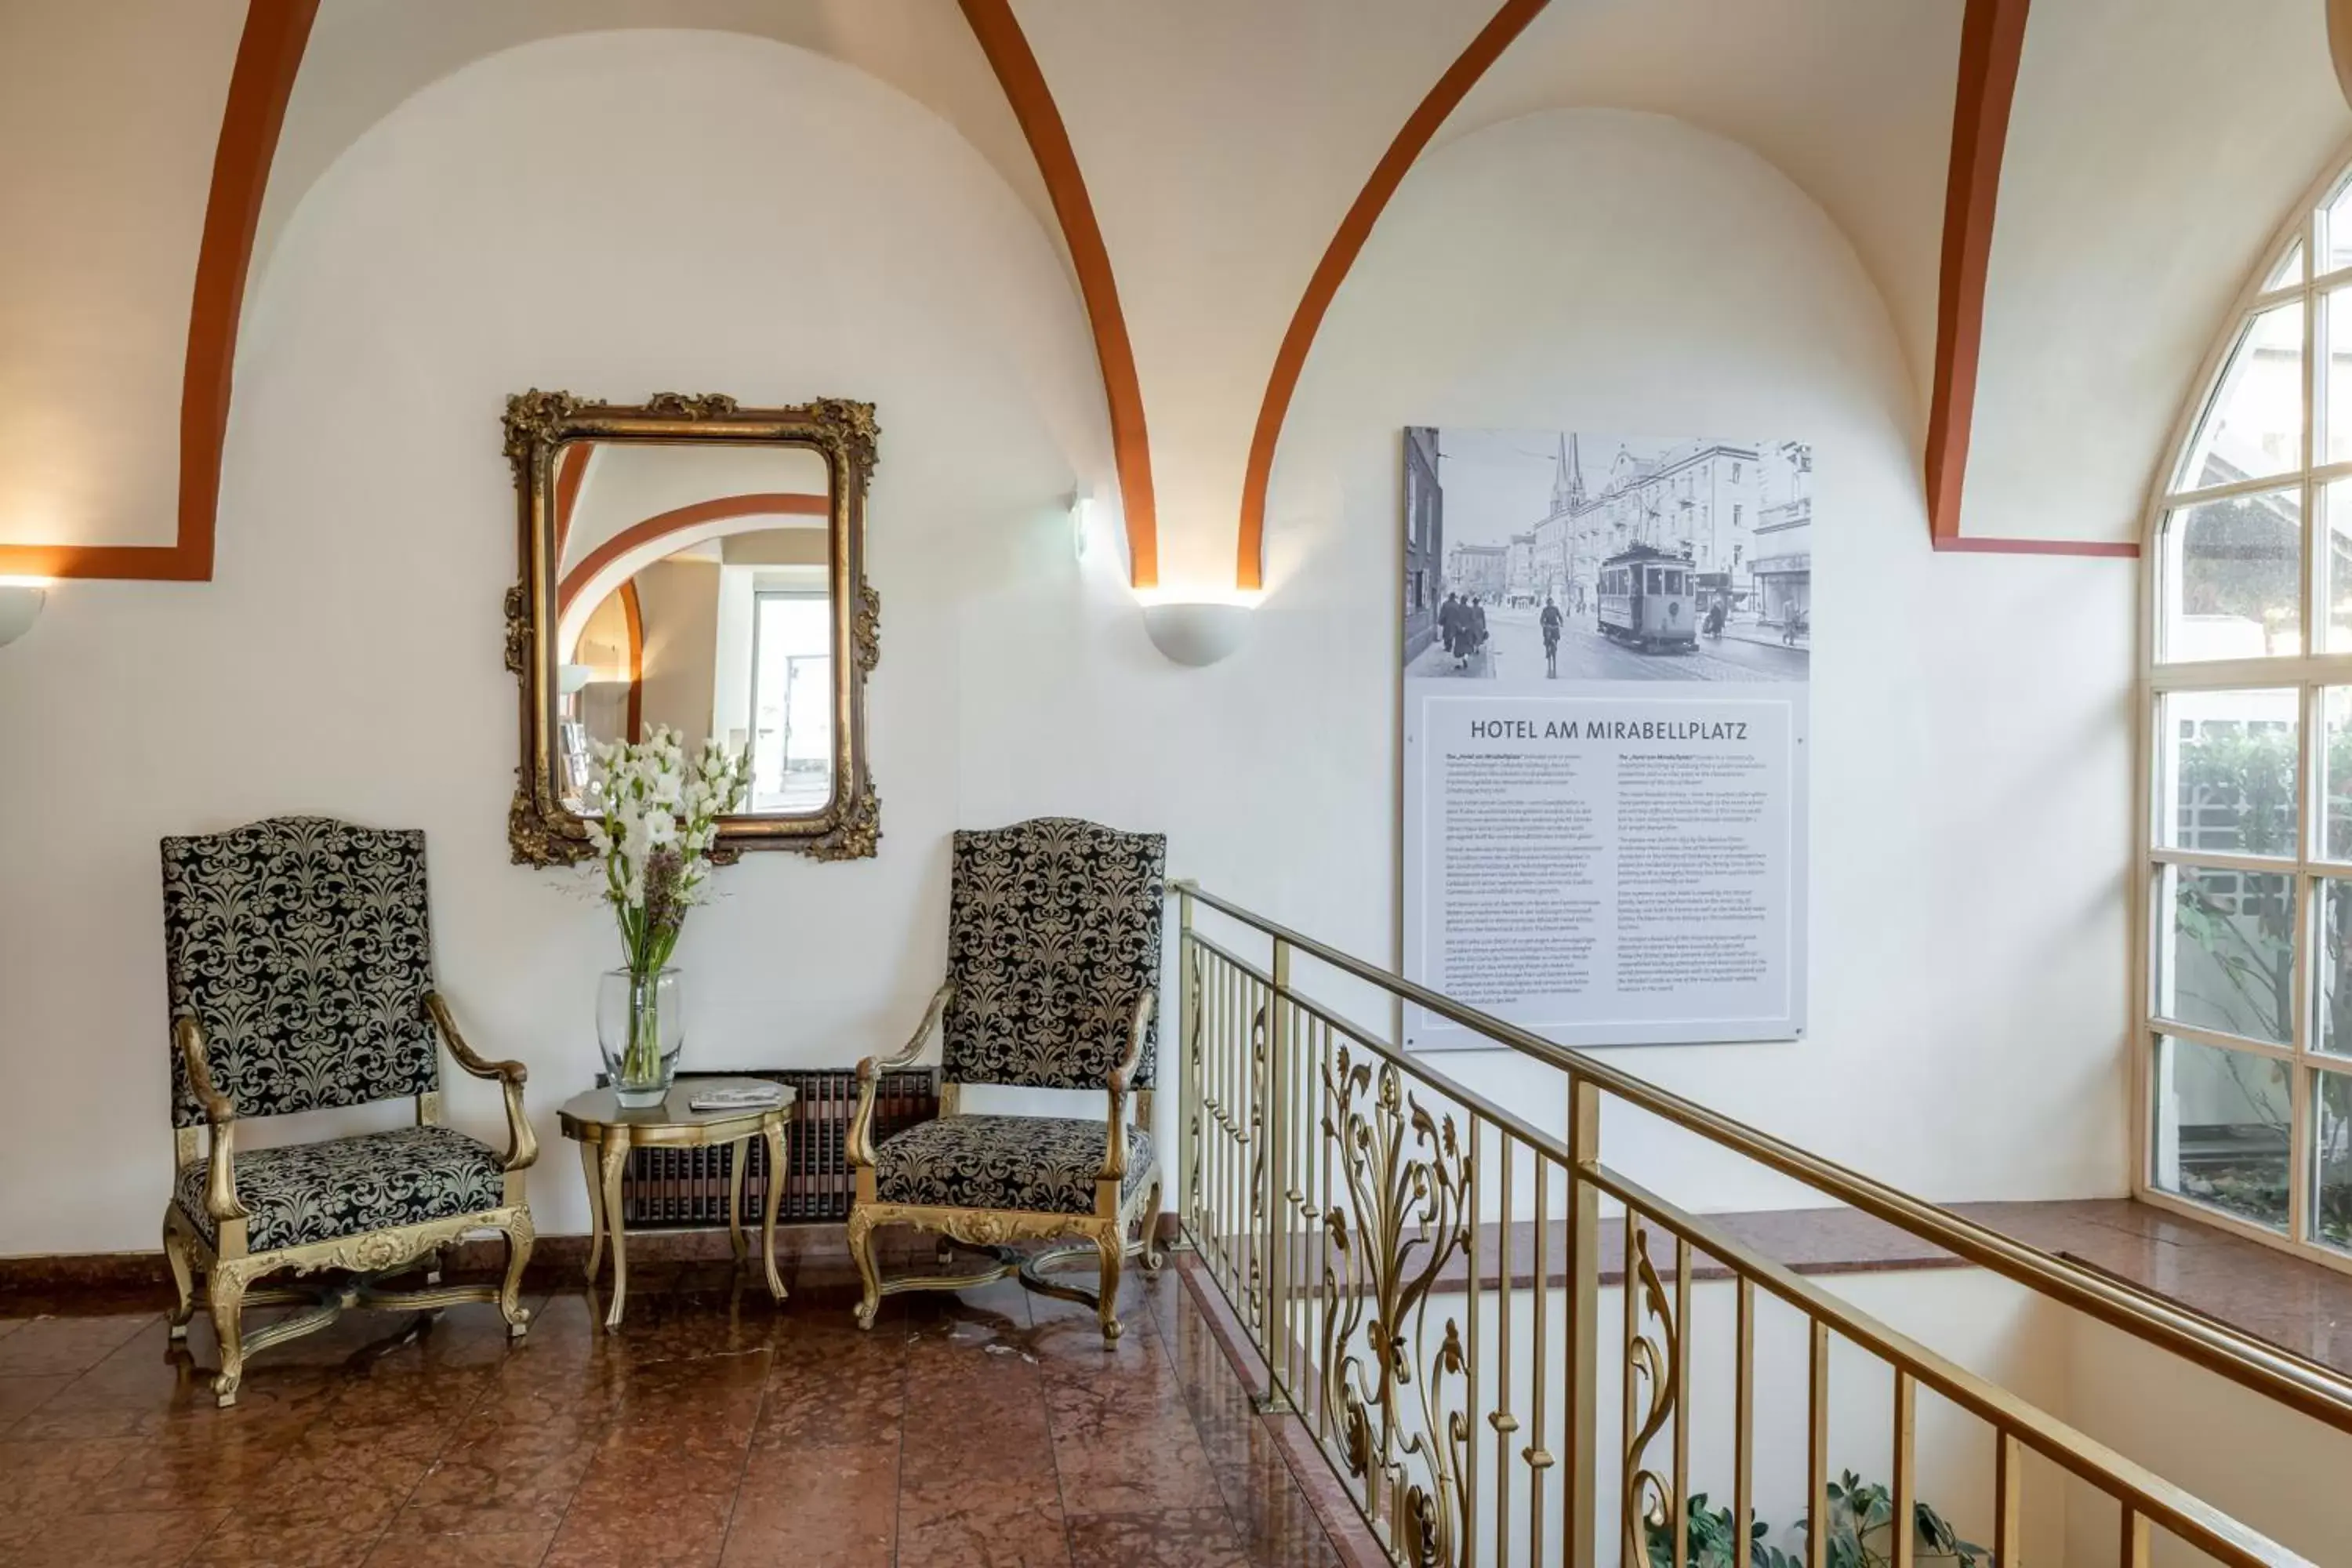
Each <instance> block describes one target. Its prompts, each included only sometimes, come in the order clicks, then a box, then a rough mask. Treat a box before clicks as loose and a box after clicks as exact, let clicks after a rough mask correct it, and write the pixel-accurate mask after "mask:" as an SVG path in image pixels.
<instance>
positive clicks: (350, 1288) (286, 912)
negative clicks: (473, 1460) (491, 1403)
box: [163, 816, 539, 1405]
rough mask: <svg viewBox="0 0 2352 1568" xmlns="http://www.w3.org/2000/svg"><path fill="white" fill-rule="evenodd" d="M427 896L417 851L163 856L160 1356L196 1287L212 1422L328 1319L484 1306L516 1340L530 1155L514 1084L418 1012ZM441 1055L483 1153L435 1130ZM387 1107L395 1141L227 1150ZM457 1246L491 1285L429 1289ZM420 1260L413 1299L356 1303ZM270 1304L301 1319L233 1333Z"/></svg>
mask: <svg viewBox="0 0 2352 1568" xmlns="http://www.w3.org/2000/svg"><path fill="white" fill-rule="evenodd" d="M163 943H164V954H165V961H166V964H167V967H168V971H169V978H170V984H171V1006H172V1039H173V1052H172V1122H173V1152H174V1154H175V1156H176V1160H175V1163H174V1170H175V1171H176V1173H177V1175H176V1179H175V1180H174V1182H173V1189H172V1198H171V1202H170V1203H169V1204H168V1205H165V1207H164V1210H163V1254H164V1257H165V1258H167V1259H168V1260H169V1262H170V1265H171V1269H172V1279H173V1284H174V1286H175V1287H176V1289H177V1291H178V1298H179V1299H178V1300H177V1302H176V1303H175V1305H174V1306H173V1312H172V1337H173V1339H175V1340H177V1339H184V1338H185V1337H186V1335H187V1331H188V1327H187V1325H188V1319H189V1317H190V1316H191V1315H192V1314H193V1312H194V1305H195V1289H194V1275H196V1274H198V1273H201V1274H202V1275H203V1276H204V1279H205V1303H206V1305H207V1306H208V1307H209V1308H210V1310H211V1313H212V1321H213V1327H214V1329H215V1331H216V1332H217V1334H218V1336H219V1339H220V1356H221V1366H220V1372H219V1373H218V1375H217V1376H215V1378H214V1379H213V1393H214V1395H215V1398H216V1399H217V1401H218V1402H219V1403H220V1404H222V1405H234V1404H235V1403H236V1391H237V1384H238V1383H239V1382H240V1381H241V1380H242V1379H243V1377H244V1375H245V1358H246V1357H247V1355H248V1354H251V1353H253V1352H257V1351H260V1350H262V1349H264V1348H266V1347H267V1346H269V1345H273V1344H278V1343H281V1342H284V1341H287V1340H290V1339H293V1338H295V1337H296V1336H298V1335H300V1334H306V1333H310V1332H312V1331H315V1330H318V1329H322V1328H324V1327H326V1326H327V1325H328V1324H329V1323H331V1322H332V1321H335V1319H336V1318H337V1317H339V1316H340V1315H341V1313H342V1311H343V1310H344V1309H345V1308H347V1307H352V1306H356V1305H365V1306H380V1307H388V1308H393V1309H394V1310H432V1309H436V1308H440V1307H446V1306H452V1305H455V1304H457V1303H458V1302H461V1301H496V1302H497V1303H498V1305H499V1311H500V1312H502V1313H503V1314H504V1315H505V1317H506V1321H507V1324H508V1331H509V1333H510V1334H512V1335H514V1336H515V1337H517V1338H520V1336H521V1335H522V1333H523V1332H524V1331H525V1328H526V1326H527V1325H528V1322H529V1318H530V1315H529V1314H528V1313H527V1312H525V1311H524V1310H523V1309H522V1307H521V1305H520V1301H519V1299H518V1298H519V1292H520V1287H521V1284H522V1271H523V1265H524V1264H525V1263H526V1262H528V1261H529V1260H530V1246H531V1239H532V1236H533V1232H532V1228H531V1220H530V1205H528V1204H526V1203H525V1202H524V1201H523V1172H524V1171H525V1170H526V1169H528V1168H529V1166H530V1163H531V1162H532V1161H533V1160H535V1159H537V1158H538V1155H539V1145H538V1142H537V1141H536V1140H535V1139H534V1138H533V1137H532V1135H531V1130H530V1121H527V1120H526V1119H525V1118H524V1115H523V1109H522V1086H523V1078H524V1073H523V1068H522V1064H521V1063H520V1062H488V1061H484V1060H483V1059H482V1058H480V1057H478V1056H476V1055H475V1054H474V1053H473V1051H472V1050H471V1049H470V1048H468V1047H467V1045H466V1042H465V1040H464V1039H463V1038H461V1037H459V1035H458V1033H457V1026H456V1024H455V1023H454V1022H452V1021H451V1019H450V1016H449V1009H448V1007H447V1006H446V1005H445V1004H444V1003H443V1002H442V1000H441V998H440V997H439V996H438V995H436V994H435V993H434V990H433V966H432V965H433V951H432V949H433V942H432V931H431V928H430V926H429V924H428V922H427V919H426V912H425V835H424V834H422V833H418V832H397V831H377V830H373V829H369V828H363V827H352V826H348V825H346V824H343V823H340V822H331V821H329V820H327V819H325V818H323V817H310V816H284V817H274V818H272V819H270V820H268V821H267V822H257V823H255V824H253V825H252V826H247V827H240V828H238V829H236V831H235V832H232V833H215V834H208V835H205V836H204V837H193V838H166V839H164V840H163ZM445 1043H446V1045H447V1046H448V1047H449V1054H450V1055H451V1056H452V1057H454V1058H457V1065H458V1066H459V1067H461V1068H465V1069H466V1070H467V1072H469V1073H471V1074H473V1075H474V1076H475V1077H476V1078H483V1079H498V1080H499V1082H500V1083H501V1084H502V1085H503V1086H504V1088H505V1089H506V1109H507V1132H508V1142H507V1148H506V1152H504V1153H503V1154H501V1153H499V1152H498V1151H497V1150H495V1149H492V1148H490V1147H489V1146H488V1145H487V1144H484V1143H481V1142H477V1141H475V1140H474V1139H472V1138H468V1137H467V1136H466V1134H464V1133H462V1132H459V1131H456V1130H454V1129H452V1128H448V1127H444V1126H442V1125H441V1054H440V1047H441V1046H442V1045H443V1044H445ZM407 1096H414V1097H415V1100H416V1124H415V1126H413V1127H404V1128H400V1129H398V1130H396V1131H390V1132H371V1133H362V1134H360V1135H358V1136H356V1137H350V1138H336V1139H331V1140H329V1141H327V1142H319V1143H295V1144H288V1145H285V1146H282V1147H278V1148H272V1149H257V1150H253V1151H250V1152H246V1153H244V1154H239V1153H237V1152H236V1126H237V1121H238V1120H239V1119H240V1118H245V1117H260V1116H280V1115H285V1114H287V1113H289V1112H292V1111H298V1110H320V1109H325V1108H329V1107H335V1106H351V1105H363V1104H366V1103H368V1102H370V1101H373V1100H390V1099H395V1098H404V1097H407ZM205 1129H208V1130H209V1131H210V1134H211V1136H210V1139H209V1146H208V1147H205V1148H200V1147H199V1142H198V1133H199V1130H205ZM474 1230H496V1231H501V1232H503V1233H505V1235H506V1238H507V1271H506V1279H505V1282H504V1283H503V1284H502V1285H499V1286H489V1285H476V1286H443V1285H441V1284H440V1276H439V1271H438V1258H439V1252H440V1249H441V1248H442V1247H445V1246H447V1245H448V1244H450V1243H452V1242H454V1241H456V1240H457V1238H458V1237H460V1236H463V1235H464V1234H465V1233H467V1232H468V1231H474ZM428 1254H431V1255H433V1267H432V1268H431V1271H430V1272H429V1273H428V1276H427V1281H426V1283H427V1286H428V1289H422V1290H404V1291H391V1290H383V1289H377V1288H376V1286H375V1277H376V1276H380V1275H384V1274H388V1273H391V1272H394V1271H396V1270H398V1269H400V1268H404V1267H405V1266H407V1265H409V1264H412V1263H414V1262H415V1261H416V1260H417V1259H419V1258H425V1257H426V1256H427V1255H428ZM320 1269H331V1270H339V1271H344V1273H345V1275H346V1276H347V1277H346V1278H345V1279H341V1280H340V1281H339V1282H337V1283H334V1284H331V1285H328V1286H325V1287H322V1288H320V1289H282V1288H277V1289H252V1285H253V1282H254V1281H255V1280H256V1279H259V1278H261V1277H262V1276H264V1275H268V1274H275V1273H279V1272H281V1271H290V1272H292V1273H295V1274H310V1273H312V1272H313V1271H316V1270H320ZM286 1301H306V1302H310V1303H311V1304H312V1310H310V1311H307V1312H299V1313H296V1314H293V1315H290V1316H289V1317H286V1318H282V1319H280V1320H278V1321H275V1322H272V1323H269V1324H268V1325H266V1326H265V1327H262V1328H259V1329H257V1330H255V1331H253V1332H252V1333H250V1334H245V1333H242V1332H241V1331H240V1328H239V1318H240V1314H241V1312H242V1310H243V1309H244V1307H245V1306H246V1305H247V1303H252V1304H254V1305H263V1304H272V1303H278V1302H286Z"/></svg>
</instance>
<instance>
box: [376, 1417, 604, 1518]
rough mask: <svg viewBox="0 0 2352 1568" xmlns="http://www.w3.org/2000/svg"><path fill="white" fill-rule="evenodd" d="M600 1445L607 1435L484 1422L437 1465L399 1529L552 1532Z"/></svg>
mask: <svg viewBox="0 0 2352 1568" xmlns="http://www.w3.org/2000/svg"><path fill="white" fill-rule="evenodd" d="M601 1440H602V1432H601V1428H598V1429H595V1430H590V1431H583V1430H582V1429H580V1428H578V1427H575V1426H569V1425H565V1424H560V1423H559V1424H555V1425H551V1426H539V1425H534V1424H531V1423H530V1422H521V1421H518V1422H502V1421H499V1420H497V1419H495V1418H486V1417H482V1416H480V1415H477V1416H476V1417H475V1418H472V1419H469V1420H468V1422H467V1424H466V1426H463V1427H461V1428H460V1429H459V1431H458V1433H457V1436H455V1437H453V1438H452V1439H451V1440H450V1442H449V1444H448V1446H447V1447H445V1448H443V1449H442V1450H441V1452H440V1454H439V1455H438V1456H437V1457H436V1458H435V1459H434V1462H433V1468H431V1469H430V1470H428V1471H427V1472H426V1473H425V1477H424V1479H421V1480H419V1481H418V1482H417V1483H416V1489H415V1491H413V1492H411V1493H410V1494H409V1498H408V1501H407V1504H406V1505H405V1507H404V1509H403V1510H402V1511H401V1516H400V1519H399V1520H398V1521H395V1527H396V1528H400V1529H414V1530H417V1531H428V1532H465V1533H469V1534H470V1533H478V1532H481V1531H518V1530H532V1529H544V1530H547V1531H553V1530H554V1529H555V1527H556V1526H557V1525H559V1524H561V1523H562V1521H563V1510H564V1509H565V1508H566V1507H567V1506H568V1505H569V1504H570V1503H571V1501H572V1494H573V1493H574V1492H576V1491H578V1490H579V1489H580V1483H581V1481H582V1480H583V1479H584V1478H585V1477H586V1476H587V1474H588V1468H589V1466H590V1464H591V1463H593V1461H594V1459H595V1457H596V1451H597V1447H598V1446H599V1444H600V1442H601Z"/></svg>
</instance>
